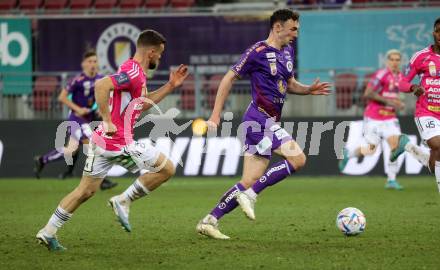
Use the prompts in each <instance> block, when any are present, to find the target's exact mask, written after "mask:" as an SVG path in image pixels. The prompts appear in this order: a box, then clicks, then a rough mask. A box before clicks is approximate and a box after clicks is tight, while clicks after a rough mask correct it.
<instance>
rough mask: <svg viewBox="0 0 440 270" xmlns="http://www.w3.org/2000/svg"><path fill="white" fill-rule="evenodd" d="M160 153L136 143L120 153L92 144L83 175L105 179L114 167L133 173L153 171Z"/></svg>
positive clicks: (150, 147)
mask: <svg viewBox="0 0 440 270" xmlns="http://www.w3.org/2000/svg"><path fill="white" fill-rule="evenodd" d="M160 153H161V152H160V151H159V150H157V149H156V148H155V147H154V146H152V145H149V144H145V143H139V142H136V141H134V142H133V143H131V144H130V145H127V146H125V147H124V148H122V149H121V150H120V151H108V150H105V149H102V148H101V147H98V146H97V145H96V144H94V143H93V142H91V143H90V144H89V150H88V153H87V160H86V163H85V165H84V170H83V175H86V176H91V177H94V178H104V177H105V176H106V175H107V173H108V171H109V170H110V169H111V168H112V166H113V165H115V164H117V165H120V166H122V167H124V168H126V169H127V170H129V171H130V172H132V173H136V172H138V171H139V170H143V169H144V170H150V171H151V170H153V169H154V164H155V163H156V161H157V159H158V158H159V155H160Z"/></svg>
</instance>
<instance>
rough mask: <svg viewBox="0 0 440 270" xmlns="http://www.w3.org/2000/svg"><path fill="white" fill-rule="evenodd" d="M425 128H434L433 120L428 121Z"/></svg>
mask: <svg viewBox="0 0 440 270" xmlns="http://www.w3.org/2000/svg"><path fill="white" fill-rule="evenodd" d="M425 127H426V128H435V123H434V120H430V121H428V122H426V124H425Z"/></svg>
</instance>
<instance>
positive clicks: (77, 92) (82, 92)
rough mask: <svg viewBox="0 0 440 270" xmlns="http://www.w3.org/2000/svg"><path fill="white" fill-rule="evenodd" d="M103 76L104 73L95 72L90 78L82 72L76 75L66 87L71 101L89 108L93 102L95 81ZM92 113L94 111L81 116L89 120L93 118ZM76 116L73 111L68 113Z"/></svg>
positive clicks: (71, 116)
mask: <svg viewBox="0 0 440 270" xmlns="http://www.w3.org/2000/svg"><path fill="white" fill-rule="evenodd" d="M103 77H104V75H101V74H97V75H96V76H95V77H92V78H91V77H87V76H86V75H85V74H84V73H81V74H79V75H78V76H76V77H75V78H74V79H73V80H72V81H71V82H70V83H69V85H68V86H67V88H66V89H67V91H68V92H69V94H70V95H71V99H72V102H73V103H75V104H76V105H78V106H80V107H86V108H90V109H91V108H92V107H93V105H94V104H95V82H96V81H97V80H99V79H101V78H103ZM93 115H94V112H90V113H89V114H88V115H86V116H83V118H84V119H85V120H86V121H88V122H90V121H92V119H93ZM77 117H78V116H77ZM77 117H74V113H73V112H71V113H70V116H69V118H77ZM72 120H73V119H72Z"/></svg>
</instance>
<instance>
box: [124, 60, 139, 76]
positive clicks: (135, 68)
mask: <svg viewBox="0 0 440 270" xmlns="http://www.w3.org/2000/svg"><path fill="white" fill-rule="evenodd" d="M127 74H128V76H130V79H134V78H136V77H137V76H139V66H138V65H136V64H134V63H133V67H132V69H131V70H129V71H128V72H127Z"/></svg>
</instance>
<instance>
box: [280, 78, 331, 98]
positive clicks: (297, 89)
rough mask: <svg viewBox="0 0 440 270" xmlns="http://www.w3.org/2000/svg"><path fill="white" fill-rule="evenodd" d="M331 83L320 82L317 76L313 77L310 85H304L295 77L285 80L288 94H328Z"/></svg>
mask: <svg viewBox="0 0 440 270" xmlns="http://www.w3.org/2000/svg"><path fill="white" fill-rule="evenodd" d="M330 87H331V84H330V83H328V82H320V81H319V78H317V79H315V81H314V82H313V83H312V84H311V85H305V84H302V83H300V82H298V81H297V80H295V78H293V77H292V78H290V79H289V81H288V82H287V91H288V92H289V93H290V94H295V95H324V96H326V95H329V94H330Z"/></svg>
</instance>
